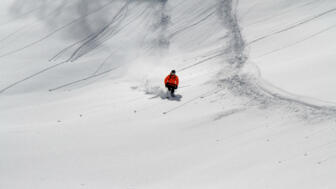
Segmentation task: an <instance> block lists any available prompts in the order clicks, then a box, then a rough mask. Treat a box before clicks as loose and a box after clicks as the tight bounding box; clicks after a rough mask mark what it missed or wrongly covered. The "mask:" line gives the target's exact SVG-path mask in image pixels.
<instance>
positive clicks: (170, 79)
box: [164, 70, 179, 97]
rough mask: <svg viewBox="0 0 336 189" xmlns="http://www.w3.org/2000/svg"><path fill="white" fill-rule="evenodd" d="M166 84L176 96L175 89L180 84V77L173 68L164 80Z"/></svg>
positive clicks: (172, 94)
mask: <svg viewBox="0 0 336 189" xmlns="http://www.w3.org/2000/svg"><path fill="white" fill-rule="evenodd" d="M164 83H165V86H166V88H167V89H168V91H169V92H170V94H171V96H172V97H174V96H175V94H174V92H175V90H176V89H177V88H178V85H179V78H178V76H177V75H176V71H175V70H172V71H171V72H170V74H169V75H168V76H167V77H166V78H165V80H164Z"/></svg>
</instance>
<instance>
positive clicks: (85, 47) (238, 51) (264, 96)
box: [0, 0, 336, 117]
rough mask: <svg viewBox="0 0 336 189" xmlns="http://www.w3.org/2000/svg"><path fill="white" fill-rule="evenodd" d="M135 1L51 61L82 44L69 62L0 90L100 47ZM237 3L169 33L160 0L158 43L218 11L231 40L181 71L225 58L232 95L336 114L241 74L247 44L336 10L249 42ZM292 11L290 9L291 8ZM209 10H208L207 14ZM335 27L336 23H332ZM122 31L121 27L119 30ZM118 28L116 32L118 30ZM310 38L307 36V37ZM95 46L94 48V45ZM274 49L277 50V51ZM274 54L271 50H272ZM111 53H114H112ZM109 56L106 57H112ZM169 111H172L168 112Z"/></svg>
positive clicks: (224, 75) (225, 81) (223, 78)
mask: <svg viewBox="0 0 336 189" xmlns="http://www.w3.org/2000/svg"><path fill="white" fill-rule="evenodd" d="M112 3H113V2H109V3H106V4H105V5H103V6H102V7H100V8H98V9H96V10H94V11H92V12H89V13H88V14H86V15H84V16H82V17H79V18H77V19H75V20H73V21H71V22H69V23H67V24H65V25H63V26H61V27H59V28H57V29H56V30H54V31H53V32H51V33H49V34H47V35H45V36H44V37H42V38H41V39H39V40H37V41H34V42H32V43H30V44H27V45H25V46H23V47H21V48H18V49H16V50H13V51H10V52H7V53H4V54H2V55H0V58H1V57H5V56H8V55H11V54H14V53H17V52H20V51H22V50H24V49H26V48H29V47H31V46H33V45H35V44H37V43H39V42H41V41H43V40H45V39H47V38H49V37H51V36H53V35H54V34H56V33H57V32H59V31H61V30H63V29H65V28H67V27H69V26H71V25H73V24H76V23H77V22H79V21H81V20H83V19H85V18H86V17H88V16H90V15H92V14H94V13H96V12H99V11H100V10H102V9H105V8H107V7H109V6H110V5H111V4H112ZM130 3H132V2H131V1H126V2H125V4H124V6H122V7H121V8H120V9H119V11H118V12H117V13H116V15H115V16H114V17H113V18H112V19H111V21H110V22H109V23H108V24H106V25H105V26H104V27H103V28H101V29H100V30H99V31H98V32H97V33H92V34H90V35H88V36H87V37H85V38H84V39H82V40H79V41H78V42H75V43H73V44H71V45H70V46H68V47H66V48H64V49H63V50H61V51H60V52H59V53H57V54H56V55H55V56H54V57H52V58H51V59H50V61H53V60H55V59H56V58H58V57H59V56H61V55H62V54H63V53H65V52H67V51H69V50H70V49H72V48H74V47H76V46H78V45H79V47H76V50H75V51H73V52H72V53H71V55H70V57H69V58H68V59H67V60H66V61H62V62H60V63H57V64H55V65H52V66H49V67H47V68H44V69H42V70H41V71H38V72H36V73H34V74H32V75H30V76H27V77H25V78H23V79H21V80H19V81H16V82H14V83H13V84H10V85H8V86H7V87H4V88H3V89H1V90H0V93H4V92H5V91H7V90H8V89H10V88H12V87H14V86H17V85H19V84H21V83H23V82H25V81H27V80H29V79H31V78H33V77H36V76H38V75H40V74H42V73H45V72H47V71H49V70H51V69H53V68H55V67H58V66H61V65H64V64H65V63H68V62H72V61H75V60H77V59H78V58H79V57H81V56H83V55H85V54H87V53H88V52H90V51H92V50H93V49H95V48H97V47H98V46H100V45H98V44H99V43H98V44H97V41H99V39H102V38H104V37H105V38H106V37H107V36H109V35H110V34H111V31H112V32H113V30H115V29H111V26H112V25H114V24H116V25H115V28H120V25H121V23H122V22H123V21H124V19H125V17H126V16H127V11H128V7H129V4H130ZM235 3H238V1H233V0H218V2H217V5H218V6H217V10H216V11H215V12H214V11H213V8H215V7H210V8H209V9H207V10H205V11H204V12H202V13H200V15H204V17H203V18H202V17H200V18H199V20H196V21H195V22H194V23H191V24H190V25H186V26H184V27H183V28H181V29H178V30H176V31H174V32H172V33H170V34H169V35H168V32H167V31H168V28H169V22H170V21H169V20H170V17H171V16H170V15H169V14H168V12H167V11H166V9H167V8H166V6H167V5H166V4H167V1H160V2H159V4H160V5H159V6H160V8H159V10H158V14H160V15H161V16H160V20H159V21H158V22H159V28H158V29H157V30H158V31H159V35H158V42H159V44H158V46H159V47H164V48H167V47H168V46H169V40H170V39H171V38H173V37H174V36H176V35H178V34H180V33H181V32H187V30H189V29H191V28H193V27H195V26H197V25H199V24H200V23H202V22H204V21H206V20H207V19H209V18H210V17H212V16H214V15H215V14H216V15H217V16H218V18H219V19H221V20H222V25H223V27H224V28H225V29H227V30H228V31H227V35H226V36H225V37H224V38H226V39H227V40H228V43H227V44H225V45H223V48H222V49H217V50H216V51H215V53H213V54H212V55H209V56H205V57H204V58H203V59H202V60H199V61H197V62H194V63H192V64H191V65H187V66H185V67H182V68H179V69H178V70H179V71H180V72H184V71H186V70H188V69H190V68H193V67H195V66H199V65H201V64H204V63H208V62H209V61H210V60H213V59H216V58H223V59H224V60H225V61H226V62H228V63H229V65H230V66H231V70H229V71H228V70H223V71H220V72H219V74H218V75H219V78H220V81H219V82H218V85H219V86H225V88H226V89H229V90H230V91H231V92H232V93H233V94H235V95H237V96H244V97H249V98H251V100H253V101H257V102H258V103H260V104H264V105H265V104H267V105H271V104H279V103H280V104H283V105H285V106H298V107H300V108H301V109H302V108H304V107H305V108H307V109H308V110H307V111H305V112H310V113H311V114H316V112H317V111H318V112H319V114H324V115H326V116H328V115H329V117H330V115H335V114H336V113H335V112H336V108H335V107H333V106H320V105H315V104H313V103H311V102H305V101H302V100H298V99H295V98H291V97H290V95H288V96H286V95H283V94H282V95H280V94H278V93H277V92H276V90H273V89H270V88H269V87H268V88H267V87H264V86H263V85H262V84H261V83H262V82H259V80H260V79H259V77H260V76H255V75H254V76H248V75H244V74H241V69H242V68H243V67H244V66H245V64H246V62H247V61H248V56H247V53H246V52H245V48H246V46H248V45H251V44H253V43H256V42H258V41H260V40H263V39H266V38H268V37H271V36H273V35H276V34H279V33H282V32H285V31H289V30H291V29H294V28H296V27H299V26H301V25H303V24H306V23H308V22H311V21H314V20H316V19H318V18H320V17H322V16H325V15H327V14H330V13H332V12H334V11H335V10H336V9H335V8H333V9H329V10H327V11H325V12H323V13H320V14H318V15H315V16H313V17H311V18H308V19H305V20H303V21H300V22H298V23H296V24H293V25H291V26H289V27H286V28H285V29H282V30H280V31H277V32H274V33H272V34H269V35H266V36H263V37H260V38H257V39H255V40H253V41H251V42H249V43H247V44H246V43H245V41H244V39H243V36H242V32H241V28H240V25H239V23H238V18H237V10H235V9H236V6H237V5H236V4H235ZM311 3H312V2H308V3H306V4H304V5H302V6H307V5H309V4H311ZM288 11H289V10H288ZM144 12H145V11H143V12H142V13H141V14H140V15H139V16H141V15H142V14H144ZM207 12H208V13H207ZM134 20H135V19H131V21H134ZM127 25H128V24H126V25H124V27H127ZM332 27H333V26H332ZM332 27H330V28H327V29H326V30H323V31H321V32H318V33H317V34H320V33H322V32H325V31H327V30H330V29H332ZM119 31H120V30H119ZM119 31H118V30H117V29H116V32H119ZM317 34H314V35H312V36H309V37H314V36H316V35H317ZM307 39H308V38H307ZM307 39H304V40H302V41H305V40H307ZM106 40H107V39H104V40H102V42H101V43H103V42H104V41H106ZM92 47H93V48H92ZM274 52H275V51H274ZM271 53H272V52H271ZM111 56H112V55H111ZM109 58H110V56H109V57H108V58H107V59H109ZM105 63H106V61H104V62H103V63H102V64H100V65H99V67H98V68H97V70H96V71H95V72H94V73H93V74H92V75H91V76H88V77H85V78H83V79H79V80H77V81H73V82H69V83H68V84H64V85H61V86H59V87H55V88H52V89H50V90H51V91H54V90H57V89H60V88H64V87H67V86H71V85H73V84H75V83H79V82H82V81H86V80H88V79H91V78H94V77H98V76H100V74H98V71H99V70H100V69H101V67H102V66H103V65H104V64H105ZM223 67H225V68H227V65H223ZM112 70H114V69H111V70H107V71H104V72H102V73H104V74H105V73H109V72H111V71H112ZM167 112H170V111H167Z"/></svg>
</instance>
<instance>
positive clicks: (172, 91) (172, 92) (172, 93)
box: [171, 87, 175, 96]
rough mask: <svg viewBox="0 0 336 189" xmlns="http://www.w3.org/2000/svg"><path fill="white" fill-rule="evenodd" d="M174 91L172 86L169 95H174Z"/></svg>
mask: <svg viewBox="0 0 336 189" xmlns="http://www.w3.org/2000/svg"><path fill="white" fill-rule="evenodd" d="M174 91H175V89H174V88H173V87H172V88H171V95H172V96H175V94H174Z"/></svg>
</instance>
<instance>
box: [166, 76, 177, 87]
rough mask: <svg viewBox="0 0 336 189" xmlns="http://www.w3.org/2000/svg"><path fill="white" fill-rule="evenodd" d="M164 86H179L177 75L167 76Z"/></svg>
mask: <svg viewBox="0 0 336 189" xmlns="http://www.w3.org/2000/svg"><path fill="white" fill-rule="evenodd" d="M164 82H165V85H166V84H172V85H176V86H178V85H179V78H178V77H177V75H171V74H169V75H168V76H167V77H166V79H165V80H164Z"/></svg>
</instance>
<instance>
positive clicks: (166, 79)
mask: <svg viewBox="0 0 336 189" xmlns="http://www.w3.org/2000/svg"><path fill="white" fill-rule="evenodd" d="M168 77H169V76H167V77H166V78H165V81H164V82H165V84H167V82H168Z"/></svg>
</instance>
